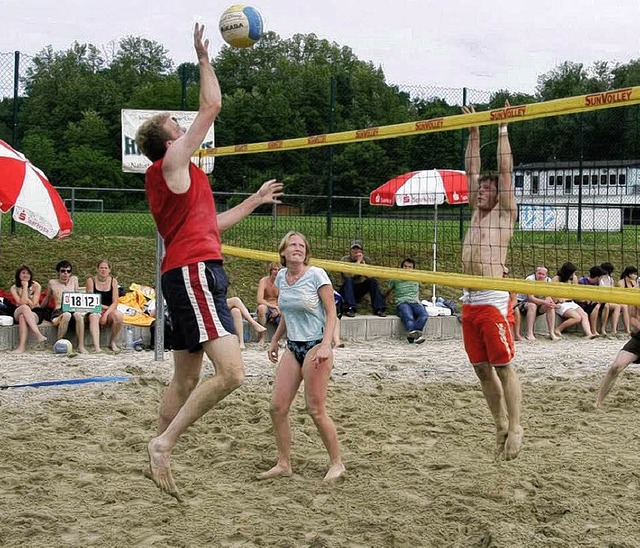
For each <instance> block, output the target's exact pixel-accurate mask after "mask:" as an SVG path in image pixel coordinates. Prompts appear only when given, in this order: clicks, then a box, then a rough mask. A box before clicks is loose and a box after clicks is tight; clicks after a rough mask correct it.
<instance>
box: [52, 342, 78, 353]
mask: <svg viewBox="0 0 640 548" xmlns="http://www.w3.org/2000/svg"><path fill="white" fill-rule="evenodd" d="M53 352H54V354H71V353H72V352H73V345H72V344H71V341H69V340H67V339H58V340H57V341H56V342H55V344H54V345H53Z"/></svg>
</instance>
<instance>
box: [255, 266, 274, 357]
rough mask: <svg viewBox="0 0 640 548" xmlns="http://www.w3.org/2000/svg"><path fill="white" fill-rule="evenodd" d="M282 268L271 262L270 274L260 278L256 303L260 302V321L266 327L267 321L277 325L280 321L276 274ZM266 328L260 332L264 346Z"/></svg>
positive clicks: (261, 342)
mask: <svg viewBox="0 0 640 548" xmlns="http://www.w3.org/2000/svg"><path fill="white" fill-rule="evenodd" d="M279 270H280V265H279V264H278V263H269V274H268V275H267V276H264V277H262V278H260V281H259V282H258V293H257V295H256V303H257V304H258V323H259V324H260V325H262V326H264V327H266V325H267V322H273V323H275V324H276V325H278V324H279V323H280V308H278V295H279V293H280V292H279V291H278V288H277V287H276V286H275V283H274V282H275V280H276V275H277V274H278V271H279ZM266 332H267V331H266V329H265V330H264V331H262V332H261V333H260V339H259V340H258V343H259V344H260V345H261V346H264V345H265V344H266V343H265V334H266Z"/></svg>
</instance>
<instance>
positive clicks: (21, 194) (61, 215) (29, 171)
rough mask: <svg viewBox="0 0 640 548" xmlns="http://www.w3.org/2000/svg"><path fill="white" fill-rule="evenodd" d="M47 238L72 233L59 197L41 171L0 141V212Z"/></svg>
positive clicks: (71, 224) (61, 236) (71, 223)
mask: <svg viewBox="0 0 640 548" xmlns="http://www.w3.org/2000/svg"><path fill="white" fill-rule="evenodd" d="M11 208H13V218H14V219H15V220H16V221H18V222H19V223H23V224H25V225H27V226H30V227H31V228H33V229H34V230H37V231H38V232H40V233H41V234H44V235H45V236H46V237H47V238H55V237H56V236H57V237H59V238H64V237H65V236H68V235H69V234H71V229H72V227H73V221H72V220H71V217H70V216H69V212H68V211H67V208H66V207H65V205H64V202H63V200H62V198H61V197H60V194H58V192H57V191H56V189H54V188H53V186H51V183H50V182H49V181H48V180H47V177H46V176H45V174H44V173H42V171H40V170H39V169H38V168H37V167H35V166H34V165H33V164H32V163H31V162H30V161H29V160H27V159H26V158H25V157H24V155H23V154H21V153H20V152H18V151H17V150H14V149H13V148H11V147H10V146H9V145H8V144H7V143H5V142H4V141H2V140H0V211H1V212H2V213H6V212H7V211H9V210H10V209H11Z"/></svg>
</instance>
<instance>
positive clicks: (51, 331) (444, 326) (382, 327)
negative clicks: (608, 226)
mask: <svg viewBox="0 0 640 548" xmlns="http://www.w3.org/2000/svg"><path fill="white" fill-rule="evenodd" d="M524 321H525V319H524V318H523V324H524ZM559 324H560V319H559V318H556V325H559ZM39 327H40V331H41V332H42V334H43V335H46V337H47V342H48V343H50V344H53V343H54V342H55V341H56V340H57V338H58V337H57V328H55V327H53V326H52V325H51V324H50V323H49V322H43V323H42V324H41V325H40V326H39ZM131 327H133V338H134V339H139V338H141V339H142V341H143V343H144V344H145V345H149V344H150V341H151V333H150V330H149V328H148V327H139V326H131ZM125 328H126V325H125ZM125 328H123V330H122V331H121V332H120V336H119V337H118V341H117V343H118V345H119V346H121V347H124V330H125ZM244 328H245V329H244V339H245V342H257V340H258V335H257V333H255V332H254V331H253V330H250V329H249V326H248V324H247V323H246V322H245V323H244ZM622 330H623V328H622V326H621V327H620V331H621V332H622ZM274 332H275V325H274V324H271V323H269V324H268V325H267V337H266V338H267V340H268V341H269V340H271V337H272V336H273V334H274ZM534 332H535V333H536V335H546V334H547V324H546V321H545V317H544V316H538V318H537V319H536V323H535V327H534ZM567 332H568V333H580V332H581V329H580V327H579V326H578V327H572V328H570V329H568V330H567ZM110 336H111V330H110V329H109V328H106V329H101V330H100V345H101V346H106V345H107V344H108V342H109V338H110ZM340 336H341V338H342V339H343V340H345V341H369V340H375V339H389V338H391V339H403V338H404V337H406V336H407V333H406V331H405V330H404V327H403V325H402V322H401V321H400V318H399V317H397V316H387V317H386V318H379V317H378V316H373V315H365V314H362V315H360V314H359V315H357V316H356V317H355V318H347V317H344V316H343V317H342V319H341V320H340ZM424 336H425V337H426V339H427V341H432V340H461V339H462V325H461V323H460V321H459V320H458V318H456V317H455V316H435V317H430V318H429V321H428V322H427V325H426V326H425V328H424ZM67 338H68V339H69V340H70V341H71V343H72V344H73V345H74V346H76V344H77V343H76V334H75V331H74V330H73V329H72V330H69V332H68V333H67ZM35 344H36V341H35V338H34V337H33V335H32V334H31V333H30V334H29V338H28V340H27V347H31V346H34V345H35ZM91 344H92V343H91V335H90V334H89V330H88V329H86V331H85V345H86V346H87V348H90V346H91ZM17 345H18V326H17V325H13V326H11V327H0V350H11V349H13V348H15V347H16V346H17Z"/></svg>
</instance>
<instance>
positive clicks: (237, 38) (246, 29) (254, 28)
mask: <svg viewBox="0 0 640 548" xmlns="http://www.w3.org/2000/svg"><path fill="white" fill-rule="evenodd" d="M219 26H220V34H222V38H223V39H224V41H225V42H226V43H227V44H229V45H230V46H233V47H234V48H250V47H251V46H253V44H255V43H256V42H257V41H258V40H260V38H261V37H262V16H261V15H260V12H259V11H258V10H257V9H255V8H252V7H251V6H243V5H240V4H238V5H235V6H231V7H230V8H227V9H226V10H225V11H224V13H223V14H222V17H220V25H219Z"/></svg>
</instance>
